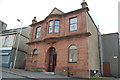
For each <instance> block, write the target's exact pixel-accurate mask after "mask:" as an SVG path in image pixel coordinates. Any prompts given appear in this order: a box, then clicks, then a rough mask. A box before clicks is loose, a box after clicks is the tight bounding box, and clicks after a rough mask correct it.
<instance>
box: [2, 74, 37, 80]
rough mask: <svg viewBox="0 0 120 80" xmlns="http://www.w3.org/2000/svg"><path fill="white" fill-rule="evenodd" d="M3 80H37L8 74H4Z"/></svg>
mask: <svg viewBox="0 0 120 80" xmlns="http://www.w3.org/2000/svg"><path fill="white" fill-rule="evenodd" d="M2 80H35V79H30V78H26V77H22V76H18V75H15V74H11V73H7V72H2Z"/></svg>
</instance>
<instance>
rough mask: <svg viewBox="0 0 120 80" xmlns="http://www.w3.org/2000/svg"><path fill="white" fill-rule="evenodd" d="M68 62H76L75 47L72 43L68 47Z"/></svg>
mask: <svg viewBox="0 0 120 80" xmlns="http://www.w3.org/2000/svg"><path fill="white" fill-rule="evenodd" d="M69 62H77V47H76V46H74V45H72V46H70V48H69Z"/></svg>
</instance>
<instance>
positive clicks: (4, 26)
mask: <svg viewBox="0 0 120 80" xmlns="http://www.w3.org/2000/svg"><path fill="white" fill-rule="evenodd" d="M6 27H7V24H6V23H4V22H2V21H1V20H0V32H1V31H3V30H6Z"/></svg>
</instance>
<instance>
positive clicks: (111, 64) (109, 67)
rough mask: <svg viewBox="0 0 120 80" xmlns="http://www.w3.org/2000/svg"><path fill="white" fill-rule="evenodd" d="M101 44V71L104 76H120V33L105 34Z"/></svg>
mask: <svg viewBox="0 0 120 80" xmlns="http://www.w3.org/2000/svg"><path fill="white" fill-rule="evenodd" d="M100 45H101V73H102V76H113V77H120V53H119V51H120V45H119V34H118V33H111V34H103V35H101V37H100Z"/></svg>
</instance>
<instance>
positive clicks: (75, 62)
mask: <svg viewBox="0 0 120 80" xmlns="http://www.w3.org/2000/svg"><path fill="white" fill-rule="evenodd" d="M68 63H77V62H68Z"/></svg>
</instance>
